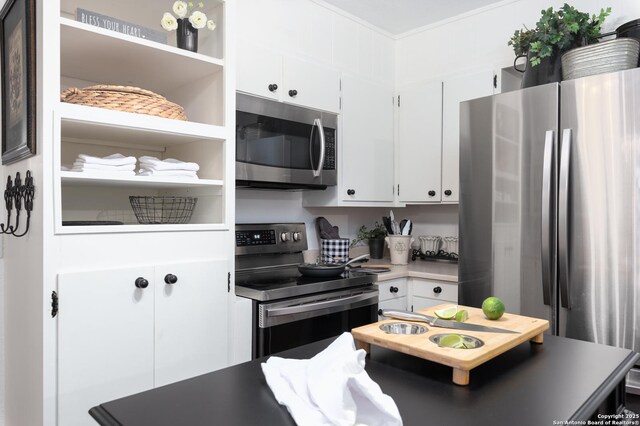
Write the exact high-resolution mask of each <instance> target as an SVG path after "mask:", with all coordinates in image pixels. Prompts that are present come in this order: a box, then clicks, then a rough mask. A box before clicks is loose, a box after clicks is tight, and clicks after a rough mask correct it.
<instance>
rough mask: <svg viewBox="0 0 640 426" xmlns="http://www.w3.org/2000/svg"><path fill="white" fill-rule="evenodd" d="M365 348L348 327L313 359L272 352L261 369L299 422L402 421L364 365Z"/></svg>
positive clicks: (378, 424)
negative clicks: (347, 331)
mask: <svg viewBox="0 0 640 426" xmlns="http://www.w3.org/2000/svg"><path fill="white" fill-rule="evenodd" d="M365 356H366V352H365V351H364V350H362V349H359V350H356V349H355V344H354V342H353V336H351V334H350V333H343V334H342V335H341V336H340V337H338V338H337V339H336V340H335V341H334V342H333V343H331V345H329V347H328V348H327V349H325V350H324V351H322V352H320V353H319V354H317V355H316V356H314V357H313V358H311V359H308V360H297V359H285V358H279V357H274V356H272V357H271V358H269V359H268V360H267V362H265V363H262V372H263V373H264V376H265V378H266V380H267V384H268V385H269V387H270V388H271V391H272V392H273V395H274V396H275V398H276V400H277V401H278V403H280V404H282V405H284V406H286V407H287V410H289V413H290V414H291V416H292V417H293V419H294V420H295V422H296V424H298V425H299V426H316V425H317V426H320V425H323V426H324V425H340V426H343V425H344V426H346V425H366V426H401V425H402V418H401V417H400V412H399V411H398V407H397V406H396V404H395V402H394V401H393V399H392V398H391V397H390V396H388V395H385V394H384V393H382V390H381V389H380V386H378V384H377V383H375V382H374V381H373V380H371V378H370V377H369V375H368V374H367V372H366V371H364V364H365Z"/></svg>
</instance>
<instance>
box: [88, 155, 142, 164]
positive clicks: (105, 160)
mask: <svg viewBox="0 0 640 426" xmlns="http://www.w3.org/2000/svg"><path fill="white" fill-rule="evenodd" d="M76 161H78V162H81V163H89V164H104V165H108V166H122V165H124V164H136V157H125V156H124V155H122V154H120V153H117V154H112V155H107V156H106V157H94V156H91V155H87V154H80V155H78V158H77V159H76Z"/></svg>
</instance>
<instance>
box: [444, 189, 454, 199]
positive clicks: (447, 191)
mask: <svg viewBox="0 0 640 426" xmlns="http://www.w3.org/2000/svg"><path fill="white" fill-rule="evenodd" d="M451 194H452V192H451V190H450V189H447V190H446V191H444V195H446V196H447V197H448V196H450V195H451Z"/></svg>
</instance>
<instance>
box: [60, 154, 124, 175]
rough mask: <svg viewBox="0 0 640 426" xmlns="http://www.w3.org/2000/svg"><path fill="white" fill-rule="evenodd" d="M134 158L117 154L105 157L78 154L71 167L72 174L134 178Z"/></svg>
mask: <svg viewBox="0 0 640 426" xmlns="http://www.w3.org/2000/svg"><path fill="white" fill-rule="evenodd" d="M135 169H136V158H135V157H125V156H124V155H122V154H120V153H117V154H112V155H108V156H106V157H94V156H91V155H86V154H80V155H78V158H76V160H75V161H74V163H73V167H71V171H72V172H81V173H86V174H90V175H96V176H106V175H109V176H118V177H121V176H135Z"/></svg>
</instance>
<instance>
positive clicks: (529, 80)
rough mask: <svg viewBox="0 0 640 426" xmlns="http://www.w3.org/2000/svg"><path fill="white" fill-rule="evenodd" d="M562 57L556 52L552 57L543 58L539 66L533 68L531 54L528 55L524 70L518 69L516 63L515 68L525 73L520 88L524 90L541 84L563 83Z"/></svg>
mask: <svg viewBox="0 0 640 426" xmlns="http://www.w3.org/2000/svg"><path fill="white" fill-rule="evenodd" d="M522 56H523V55H521V56H518V57H517V58H516V60H518V59H519V58H521V57H522ZM560 56H561V55H560V54H559V53H557V52H554V53H553V54H552V55H551V56H548V57H546V58H542V60H541V61H540V63H539V64H538V65H536V66H532V65H531V63H530V57H531V54H527V56H526V62H525V69H524V70H522V69H518V68H517V67H516V66H515V61H514V68H515V69H516V70H517V71H520V72H522V73H523V75H522V84H521V86H520V88H521V89H524V88H527V87H533V86H538V85H540V84H547V83H554V82H559V81H562V63H561V62H560Z"/></svg>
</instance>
